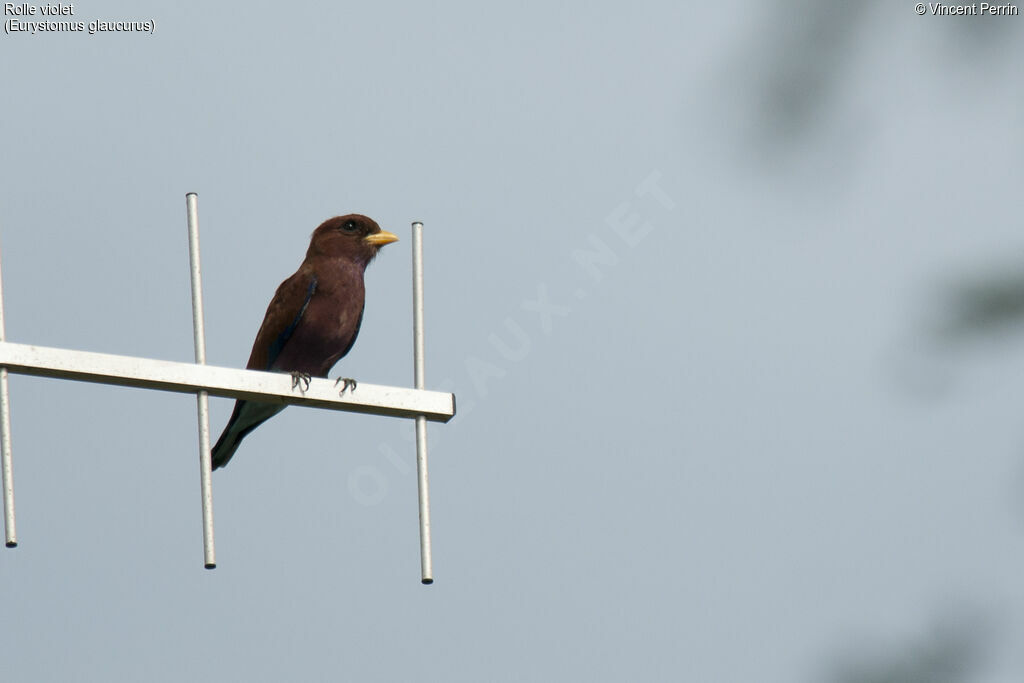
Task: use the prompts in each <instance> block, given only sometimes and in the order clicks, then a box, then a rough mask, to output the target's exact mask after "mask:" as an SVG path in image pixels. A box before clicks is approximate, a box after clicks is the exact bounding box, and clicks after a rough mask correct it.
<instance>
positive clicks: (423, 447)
mask: <svg viewBox="0 0 1024 683" xmlns="http://www.w3.org/2000/svg"><path fill="white" fill-rule="evenodd" d="M412 346H413V372H414V374H415V380H416V383H415V386H416V388H417V389H423V388H424V384H425V381H424V371H423V364H424V363H423V360H424V359H423V356H424V353H423V223H420V222H419V221H416V222H415V223H413V224H412ZM416 475H417V483H418V489H419V498H420V580H421V581H422V582H423V583H425V584H431V583H434V569H433V567H432V562H431V559H430V482H429V481H428V479H427V418H425V417H424V416H422V415H417V416H416Z"/></svg>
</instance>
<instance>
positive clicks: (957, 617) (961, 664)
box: [829, 613, 992, 683]
mask: <svg viewBox="0 0 1024 683" xmlns="http://www.w3.org/2000/svg"><path fill="white" fill-rule="evenodd" d="M991 626H992V625H991V623H990V622H988V621H987V620H985V619H981V618H979V617H978V615H977V614H970V613H957V614H954V615H950V616H947V617H945V618H943V619H940V620H937V621H936V623H935V624H933V626H932V627H931V629H930V632H929V633H928V634H927V635H926V636H925V637H924V638H923V639H921V640H920V641H919V642H912V643H909V644H902V645H894V646H890V647H887V648H881V649H879V648H872V649H871V650H870V651H868V650H866V649H865V650H863V651H859V652H855V653H852V655H851V656H847V657H845V658H844V659H843V660H842V661H840V662H839V663H838V664H837V665H836V666H835V667H834V668H833V673H832V675H831V676H830V677H829V680H832V681H835V683H967V682H968V681H973V680H977V678H978V677H979V676H980V675H981V670H982V668H983V665H984V659H985V655H986V650H987V649H988V645H989V644H990V642H991V636H992V628H991Z"/></svg>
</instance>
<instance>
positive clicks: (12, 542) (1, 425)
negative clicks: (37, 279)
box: [0, 278, 18, 548]
mask: <svg viewBox="0 0 1024 683" xmlns="http://www.w3.org/2000/svg"><path fill="white" fill-rule="evenodd" d="M4 339H5V332H4V293H3V283H2V278H0V342H2V341H4ZM0 458H2V459H3V465H2V467H0V469H2V470H3V487H4V541H5V543H4V544H5V545H6V546H7V547H8V548H14V547H15V546H17V545H18V533H17V531H16V530H15V526H14V466H13V464H12V459H11V398H10V393H9V392H8V389H7V368H0Z"/></svg>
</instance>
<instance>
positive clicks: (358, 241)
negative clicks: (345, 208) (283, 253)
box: [306, 213, 398, 266]
mask: <svg viewBox="0 0 1024 683" xmlns="http://www.w3.org/2000/svg"><path fill="white" fill-rule="evenodd" d="M397 241H398V237H397V236H395V235H394V234H393V233H390V232H388V231H387V230H381V229H380V226H379V225H377V222H376V221H374V220H373V219H372V218H368V217H367V216H363V215H360V214H358V213H350V214H349V215H347V216H335V217H334V218H328V219H327V220H326V221H324V222H323V223H321V224H320V227H318V228H317V229H316V230H314V231H313V239H312V240H310V242H309V251H307V252H306V258H309V257H311V256H328V257H341V258H349V259H352V260H353V261H356V262H358V263H361V264H363V265H364V266H365V265H366V264H368V263H369V262H370V261H372V260H373V257H374V256H376V255H377V252H378V251H379V250H380V248H381V247H383V246H384V245H385V244H390V243H391V242H397Z"/></svg>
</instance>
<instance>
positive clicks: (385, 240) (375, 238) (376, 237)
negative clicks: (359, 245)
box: [363, 230, 398, 247]
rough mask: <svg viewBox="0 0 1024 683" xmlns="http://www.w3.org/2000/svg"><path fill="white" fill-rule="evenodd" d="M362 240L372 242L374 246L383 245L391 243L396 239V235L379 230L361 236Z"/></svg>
mask: <svg viewBox="0 0 1024 683" xmlns="http://www.w3.org/2000/svg"><path fill="white" fill-rule="evenodd" d="M363 241H364V242H366V243H367V244H372V245H374V246H375V247H383V246H384V245H385V244H391V243H392V242H397V241H398V235H396V234H395V233H393V232H388V231H387V230H381V231H380V232H375V233H373V234H372V235H367V236H366V237H364V238H363Z"/></svg>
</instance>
